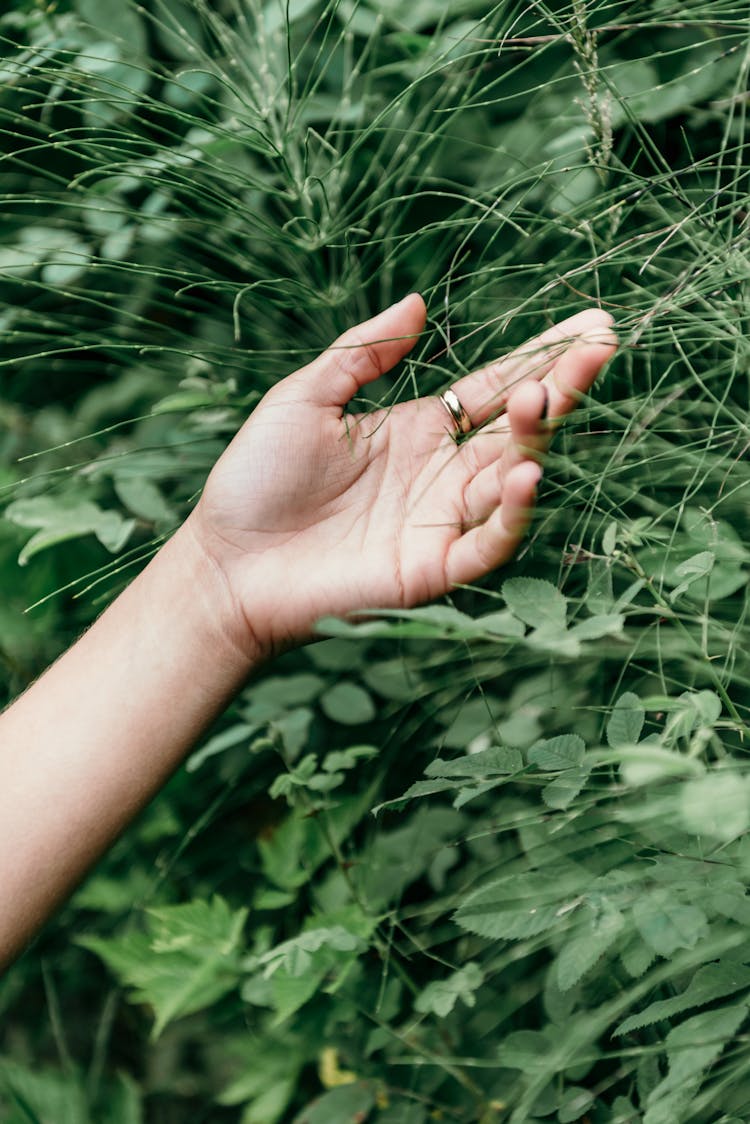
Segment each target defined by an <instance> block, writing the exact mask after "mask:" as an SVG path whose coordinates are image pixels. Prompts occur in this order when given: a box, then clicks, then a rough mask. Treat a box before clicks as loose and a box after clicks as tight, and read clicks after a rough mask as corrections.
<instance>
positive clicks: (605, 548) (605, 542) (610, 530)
mask: <svg viewBox="0 0 750 1124" xmlns="http://www.w3.org/2000/svg"><path fill="white" fill-rule="evenodd" d="M616 546H617V522H616V521H615V520H614V519H613V520H612V522H611V523H608V524H607V528H606V530H605V532H604V534H603V535H602V553H603V554H612V553H613V552H614V549H615V547H616Z"/></svg>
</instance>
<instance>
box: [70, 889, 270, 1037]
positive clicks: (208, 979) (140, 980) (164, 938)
mask: <svg viewBox="0 0 750 1124" xmlns="http://www.w3.org/2000/svg"><path fill="white" fill-rule="evenodd" d="M247 914H248V911H247V910H246V909H237V910H232V909H231V908H230V907H229V905H228V904H227V902H226V901H225V900H224V899H223V898H221V897H219V896H218V895H215V896H214V897H213V898H212V899H211V901H210V902H208V901H203V900H201V899H196V900H195V901H192V902H186V903H185V904H183V905H172V906H162V907H160V908H159V909H149V910H147V911H146V915H147V931H146V932H145V933H139V932H130V933H126V934H124V935H123V936H121V937H112V938H109V939H107V938H99V937H80V938H78V943H79V944H81V945H83V947H84V948H88V949H90V950H91V951H92V952H95V953H96V954H97V955H98V956H100V957H101V959H102V960H103V961H104V962H105V964H107V966H108V967H109V968H111V969H112V971H113V972H114V973H115V974H116V975H117V976H118V978H119V979H120V980H121V981H122V983H123V984H125V985H126V986H127V987H130V988H133V989H134V1001H135V1002H138V1003H148V1004H149V1005H150V1006H151V1007H153V1009H154V1015H155V1022H154V1027H153V1030H152V1037H153V1038H158V1036H159V1035H160V1034H161V1032H162V1031H163V1030H164V1028H165V1026H167V1024H168V1023H170V1022H173V1021H174V1020H175V1019H177V1018H180V1017H181V1016H182V1015H188V1014H191V1013H192V1012H193V1011H199V1010H201V1009H202V1008H203V1007H208V1006H210V1005H211V1004H212V1003H215V1002H216V1001H217V1000H218V999H220V998H221V997H222V996H223V995H226V993H227V992H228V991H231V990H232V988H234V987H236V986H237V983H238V982H239V979H240V975H241V970H240V961H239V953H240V949H241V945H242V930H243V927H244V924H245V921H246V919H247Z"/></svg>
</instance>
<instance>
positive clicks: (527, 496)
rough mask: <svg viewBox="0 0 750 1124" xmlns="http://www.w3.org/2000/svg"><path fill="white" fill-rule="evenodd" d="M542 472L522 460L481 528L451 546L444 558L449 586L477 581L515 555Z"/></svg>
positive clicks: (534, 465)
mask: <svg viewBox="0 0 750 1124" xmlns="http://www.w3.org/2000/svg"><path fill="white" fill-rule="evenodd" d="M541 476H542V470H541V468H540V466H539V465H538V464H535V463H534V462H533V461H530V460H524V461H522V463H521V464H517V465H515V467H514V468H512V469H511V470H510V472H509V473H508V475H507V476H506V478H505V481H504V483H503V501H502V503H501V504H500V506H499V507H498V508H496V509H495V510H494V511H493V513H492V515H490V517H489V519H488V520H487V521H486V522H485V523H483V524H482V525H481V527H473V528H472V529H471V530H470V531H467V532H466V533H465V534H464V535H461V537H460V538H459V539H456V541H455V542H454V543H453V544H452V545H451V547H450V550H449V551H448V556H447V558H446V567H445V571H446V580H447V582H448V584H449V586H454V585H466V584H467V583H469V582H474V581H477V579H478V578H481V577H482V576H483V575H484V574H486V573H487V572H488V571H489V570H494V569H495V568H496V567H497V566H502V565H503V564H504V563H505V562H507V561H508V560H509V559H510V558H512V557H513V555H514V554H515V552H516V549H517V548H518V544H519V543H520V542H521V539H522V538H523V536H524V534H525V532H526V528H527V527H528V525H529V522H530V520H531V515H532V512H533V510H534V503H535V501H536V489H537V485H538V484H539V481H540V479H541Z"/></svg>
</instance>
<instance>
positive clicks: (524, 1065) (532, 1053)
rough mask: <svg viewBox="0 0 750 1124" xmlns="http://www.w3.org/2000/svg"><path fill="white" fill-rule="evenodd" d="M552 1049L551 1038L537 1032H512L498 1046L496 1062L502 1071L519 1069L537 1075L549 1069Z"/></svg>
mask: <svg viewBox="0 0 750 1124" xmlns="http://www.w3.org/2000/svg"><path fill="white" fill-rule="evenodd" d="M553 1048H554V1043H553V1042H552V1040H551V1038H550V1037H549V1036H548V1035H547V1034H544V1033H543V1032H541V1031H538V1030H514V1031H512V1032H511V1033H510V1034H509V1035H508V1036H507V1037H506V1038H504V1039H503V1041H502V1042H501V1043H500V1045H499V1046H498V1050H497V1054H498V1061H499V1063H500V1065H501V1067H502V1068H503V1069H520V1070H521V1072H522V1073H528V1074H537V1073H539V1072H540V1071H541V1072H545V1071H547V1069H548V1067H549V1054H550V1052H551V1051H552V1049H553Z"/></svg>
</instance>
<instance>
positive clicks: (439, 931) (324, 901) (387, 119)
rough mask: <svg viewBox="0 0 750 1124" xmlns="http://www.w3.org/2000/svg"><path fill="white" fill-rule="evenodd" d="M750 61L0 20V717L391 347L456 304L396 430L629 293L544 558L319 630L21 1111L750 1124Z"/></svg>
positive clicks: (569, 19)
mask: <svg viewBox="0 0 750 1124" xmlns="http://www.w3.org/2000/svg"><path fill="white" fill-rule="evenodd" d="M749 33H750V20H749V19H748V13H747V7H746V5H744V4H736V3H730V2H729V0H712V2H711V3H709V2H708V0H702V2H701V0H633V2H625V0H554V2H550V3H536V2H535V3H518V2H515V0H501V2H499V3H497V4H495V5H491V4H487V3H481V2H479V0H458V2H456V3H453V4H443V3H440V2H439V0H413V2H411V3H406V0H378V2H376V0H264V2H261V0H215V2H208V0H146V2H145V3H144V4H142V5H136V4H131V3H129V2H128V0H61V2H60V3H58V4H51V5H46V4H42V3H35V2H32V0H25V2H21V3H16V4H15V5H14V6H13V8H12V10H10V11H6V13H5V14H4V15H2V16H0V34H1V35H2V36H3V43H4V46H5V50H4V55H3V59H2V68H3V82H2V87H1V88H0V122H1V132H0V137H1V140H0V146H1V148H0V151H1V152H2V161H3V169H4V170H3V179H2V204H3V205H2V212H1V217H0V221H1V223H2V243H1V248H0V301H2V310H1V311H0V331H1V332H2V341H3V346H2V352H1V353H0V354H1V358H0V410H1V411H2V422H3V425H2V437H0V482H1V483H2V489H3V490H2V499H3V504H4V508H3V512H4V518H3V519H2V521H0V573H1V574H2V581H3V599H2V602H3V603H2V606H0V623H1V625H2V628H0V655H1V656H2V665H3V667H4V668H5V669H6V674H5V675H4V680H3V691H4V695H5V697H6V698H10V697H12V695H13V694H14V693H16V692H17V691H18V690H20V689H21V688H22V687H23V686H24V684H25V683H27V682H28V681H29V679H30V678H31V677H33V675H35V674H36V673H37V672H38V671H39V670H40V669H41V668H42V667H43V666H44V664H45V663H46V662H48V661H49V659H51V658H52V657H53V656H54V655H55V653H56V652H57V651H59V650H60V649H61V648H62V647H63V646H64V645H65V644H66V643H68V642H69V641H70V639H72V637H73V636H75V635H76V633H77V632H78V631H80V629H81V627H83V626H84V625H85V624H86V623H87V622H88V621H89V620H91V619H92V618H93V616H94V615H95V614H96V613H97V612H98V611H99V610H100V608H101V606H102V604H104V603H105V602H106V601H107V600H108V599H109V598H110V597H111V596H112V595H114V594H115V593H116V592H117V591H118V589H120V588H121V587H122V585H123V584H124V583H125V582H127V581H128V580H129V579H130V577H131V576H132V575H133V573H134V572H135V571H136V569H137V567H138V566H140V565H142V564H143V563H144V562H145V561H146V560H147V559H148V557H149V556H150V555H151V554H152V553H153V551H154V550H155V549H157V548H158V546H159V544H160V543H161V542H162V541H163V540H164V539H165V537H167V536H168V535H169V533H170V531H171V530H172V529H173V528H174V527H175V526H176V525H177V524H178V522H179V521H180V519H181V518H182V517H183V516H184V515H185V513H186V512H187V511H188V510H189V507H190V504H191V503H192V502H193V501H194V498H195V496H196V494H197V493H198V492H199V490H200V488H201V486H202V482H203V480H204V479H205V476H206V473H207V471H208V469H209V468H210V466H211V464H212V463H213V461H214V460H215V458H216V456H217V454H218V453H219V452H220V450H221V449H222V448H223V447H224V445H225V443H226V441H227V440H228V439H229V437H230V436H231V434H232V433H233V432H234V431H235V430H236V428H237V427H238V425H239V423H240V421H241V419H242V418H243V417H244V416H245V415H246V414H247V412H248V411H249V410H250V409H252V407H253V404H254V403H255V402H256V401H257V399H258V397H259V396H260V395H262V393H263V392H264V391H265V390H266V389H267V388H268V387H269V386H270V385H272V384H273V383H274V381H275V380H277V379H278V378H279V377H281V376H282V375H283V374H285V373H287V372H288V371H289V370H291V369H293V367H295V366H297V365H299V363H300V362H301V361H303V360H305V359H307V358H308V357H309V356H310V355H312V354H313V353H315V352H316V351H318V350H319V349H320V348H322V347H323V346H325V345H326V343H328V342H329V341H330V339H331V338H332V337H333V336H334V335H336V334H337V333H338V332H339V331H341V330H342V329H343V328H344V327H346V326H348V325H349V324H350V323H352V322H353V321H355V320H357V319H361V318H362V317H364V316H365V315H366V314H367V313H368V312H370V311H374V310H375V309H377V308H378V307H381V306H383V305H385V304H386V303H388V302H390V301H391V300H392V299H395V298H397V297H398V296H400V295H402V294H403V293H405V292H407V291H409V290H410V289H419V290H420V291H421V292H422V293H423V294H424V295H425V297H426V299H427V302H428V306H429V310H430V319H429V324H428V331H427V332H426V333H425V336H424V338H423V340H422V341H421V342H420V344H419V345H418V347H417V349H416V350H415V352H414V353H413V354H412V356H411V357H410V358H409V359H408V360H407V361H406V363H405V364H404V365H403V367H402V368H401V370H400V371H399V372H397V374H396V375H395V376H393V377H391V378H386V379H383V380H381V381H380V382H379V383H378V384H376V386H375V387H374V389H373V391H372V392H371V393H372V400H373V401H375V400H376V401H378V402H381V403H382V402H390V401H394V400H396V399H397V398H398V397H400V396H409V395H412V394H413V393H415V392H419V393H432V392H434V391H436V390H437V389H439V388H441V387H443V386H445V385H447V384H448V383H449V382H450V381H452V380H453V379H455V378H456V376H457V373H458V372H461V371H465V370H469V369H471V368H472V367H473V366H475V365H476V364H478V363H479V362H481V361H482V360H483V359H487V358H488V357H490V356H493V355H495V354H497V353H498V352H502V351H504V350H506V349H508V348H509V347H511V346H513V345H515V344H517V343H519V342H520V341H521V340H523V339H525V338H527V337H528V336H530V335H532V334H535V333H536V331H537V330H538V329H539V328H540V327H541V326H543V325H544V324H545V323H547V322H550V321H551V320H553V319H558V318H561V317H563V316H564V315H566V314H569V313H571V312H572V311H574V310H576V309H578V308H579V307H581V305H582V304H584V303H587V302H588V303H590V302H597V301H598V302H601V304H602V305H603V306H604V307H606V308H608V309H610V310H611V311H613V312H614V314H615V315H616V318H617V321H618V331H619V333H620V336H621V339H622V342H623V346H622V349H621V352H620V355H619V357H618V358H617V360H616V361H615V363H614V364H613V365H612V368H611V370H610V372H609V374H608V376H607V377H606V379H604V380H603V381H602V383H601V385H600V386H599V387H598V388H597V389H596V393H595V395H594V397H593V398H592V399H591V401H589V402H587V403H586V404H585V405H584V406H582V407H581V409H580V410H579V412H578V414H577V417H576V422H575V424H574V425H570V426H568V427H567V428H566V430H564V431H563V432H562V433H561V434H560V435H559V436H558V438H557V443H556V448H555V449H554V450H553V452H552V453H551V454H550V457H549V460H548V464H547V468H546V476H545V479H546V483H545V485H544V487H543V489H542V496H541V500H540V508H539V513H538V516H537V518H536V521H535V523H534V526H533V528H532V533H531V535H530V537H529V540H528V542H527V544H526V546H525V547H524V549H523V551H522V557H521V560H520V562H519V563H518V564H517V565H516V566H515V567H513V568H511V569H509V570H506V571H505V572H503V573H502V574H500V575H490V576H489V577H488V579H487V581H486V582H485V583H483V585H482V587H481V588H476V589H468V590H462V591H459V592H457V593H456V594H455V596H454V597H453V598H450V599H447V601H446V603H445V604H442V605H437V606H429V607H425V608H422V609H418V610H414V611H412V612H401V613H391V614H384V615H383V617H382V618H381V619H380V620H378V621H377V622H375V621H370V622H367V623H358V624H352V623H351V622H345V621H344V622H339V621H328V622H324V624H323V626H322V627H323V629H324V630H325V633H326V635H327V637H328V638H327V639H324V640H322V641H321V642H319V643H316V644H314V645H312V646H310V647H308V648H307V649H305V650H303V651H299V652H296V653H291V654H289V655H287V656H285V657H284V658H283V659H282V660H280V661H279V662H278V663H277V664H276V665H275V666H274V667H273V668H272V669H271V670H270V671H269V673H268V675H267V676H265V677H264V678H259V679H257V680H256V681H254V682H253V683H251V684H250V685H249V686H248V687H247V689H246V690H245V691H244V692H243V694H242V695H241V696H240V697H239V698H238V700H237V702H236V704H235V705H234V706H233V707H232V708H231V709H230V710H229V711H228V712H227V714H226V715H225V716H224V718H223V719H222V720H221V722H220V723H219V724H218V725H217V727H216V728H215V729H214V730H212V731H211V732H210V734H209V736H208V737H207V739H206V740H205V741H204V743H203V744H202V745H201V746H198V747H196V750H195V752H194V753H193V754H192V756H191V757H190V758H189V760H188V763H187V767H186V768H185V769H184V770H183V771H182V772H181V773H180V774H179V775H178V776H176V777H175V778H174V779H173V781H172V782H171V783H170V785H169V786H168V787H167V789H166V790H165V792H164V793H163V794H162V796H160V798H159V799H158V800H157V801H155V802H154V803H153V805H152V806H151V808H150V809H149V810H148V811H147V813H146V814H144V816H143V817H142V818H141V819H140V821H139V823H138V824H137V825H135V826H134V827H133V829H132V830H131V831H130V832H129V833H128V834H127V836H126V837H125V838H124V839H123V840H121V841H120V843H119V844H118V845H117V846H116V847H115V848H113V850H112V852H111V853H110V854H109V855H108V856H107V858H106V859H105V860H103V861H102V863H101V864H100V866H99V867H98V868H97V870H96V871H95V872H94V873H93V875H92V876H91V877H90V878H89V880H88V881H87V882H86V884H85V885H84V886H83V887H82V888H81V889H80V890H79V891H78V893H77V894H76V896H75V897H74V898H73V900H72V901H71V903H70V904H69V905H68V906H67V907H66V908H65V909H64V910H63V911H62V912H61V914H60V915H59V916H58V918H56V920H55V921H54V922H53V923H51V924H50V925H49V926H48V928H47V930H46V931H45V933H44V934H43V935H42V937H41V938H40V940H39V941H38V943H37V945H36V946H35V948H34V949H33V950H32V951H31V952H30V953H28V954H27V955H26V956H25V957H24V958H23V959H22V960H21V961H19V963H18V964H17V965H16V966H15V967H14V968H13V969H12V970H11V971H10V972H9V973H8V974H7V975H6V977H5V979H4V980H3V982H2V985H1V987H0V1007H1V1008H2V1011H3V1016H4V1018H3V1054H4V1056H3V1060H2V1061H1V1062H0V1074H1V1077H0V1087H1V1088H2V1098H3V1100H2V1119H3V1120H7V1121H8V1122H12V1124H21V1122H24V1124H26V1122H28V1121H32V1120H33V1121H47V1120H50V1121H55V1124H58V1122H64V1121H71V1122H72V1124H84V1122H86V1121H97V1124H98V1122H107V1124H131V1122H136V1121H140V1120H148V1121H154V1122H156V1121H158V1122H159V1124H162V1122H164V1124H166V1122H170V1121H183V1120H185V1119H195V1120H211V1121H219V1120H226V1121H242V1122H243V1124H275V1122H277V1121H296V1122H297V1124H321V1122H325V1124H344V1122H349V1121H354V1120H358V1121H364V1120H371V1121H373V1124H423V1122H425V1121H427V1120H432V1119H443V1120H456V1121H466V1122H469V1121H476V1122H480V1124H491V1122H494V1121H511V1122H512V1124H523V1122H525V1121H530V1120H534V1119H553V1120H554V1119H556V1120H558V1121H559V1122H560V1124H565V1122H566V1121H577V1120H581V1121H588V1122H590V1124H605V1122H606V1124H615V1122H618V1124H626V1122H627V1124H633V1122H636V1121H642V1122H643V1124H683V1122H684V1124H688V1122H690V1124H698V1122H707V1121H717V1122H718V1121H722V1122H723V1124H737V1122H739V1121H741V1120H744V1119H747V1118H748V1116H750V1076H748V1074H749V1072H750V1062H749V1059H750V1055H749V1054H748V1049H747V1040H746V1039H747V1035H746V1031H745V1029H744V1028H745V1025H746V1017H747V1013H748V1004H749V1002H750V998H749V997H750V945H749V944H748V939H747V933H746V927H747V925H748V922H749V921H750V902H748V898H747V895H746V892H745V884H746V882H747V878H748V875H749V874H750V848H749V847H748V839H749V838H750V836H749V835H748V826H749V825H750V781H749V780H748V777H747V771H746V768H745V763H744V762H745V756H744V755H745V749H746V740H745V735H746V733H747V725H748V713H749V711H748V702H747V699H748V696H747V695H746V694H745V691H746V690H747V687H748V672H749V669H748V654H747V653H748V651H749V650H750V644H749V643H748V640H749V639H750V638H749V637H748V626H747V608H748V606H747V594H746V590H747V563H748V560H749V559H750V552H749V550H748V547H747V546H746V545H745V543H744V541H743V538H744V528H745V526H746V522H747V516H748V501H747V493H746V491H745V489H746V487H747V485H748V478H749V473H748V461H747V457H746V450H747V444H748V432H747V421H746V418H747V411H748V378H747V373H748V369H749V362H750V335H749V333H748V328H749V327H750V305H749V297H750V291H749V289H748V279H749V277H750V261H749V258H748V241H747V235H748V191H747V182H748V148H747V142H746V128H747V77H748V66H749V65H750V50H749V49H748V43H749V41H750V40H749V39H748V35H749ZM19 563H20V566H21V567H22V568H21V569H19ZM31 605H34V606H35V607H34V608H33V610H32V611H31V612H29V613H28V614H24V610H25V609H27V608H28V607H29V606H31ZM189 689H190V685H189V684H186V690H189ZM373 811H374V812H375V815H373V814H372V813H373Z"/></svg>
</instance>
